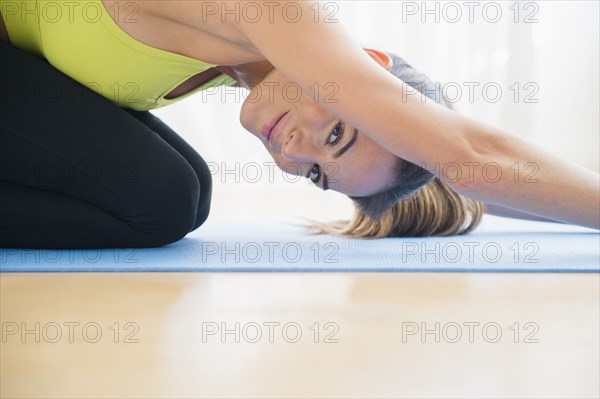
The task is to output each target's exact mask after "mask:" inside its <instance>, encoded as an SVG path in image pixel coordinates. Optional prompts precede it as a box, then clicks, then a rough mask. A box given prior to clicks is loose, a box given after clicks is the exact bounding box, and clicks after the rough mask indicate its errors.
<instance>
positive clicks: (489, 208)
mask: <svg viewBox="0 0 600 399" xmlns="http://www.w3.org/2000/svg"><path fill="white" fill-rule="evenodd" d="M484 205H485V213H486V214H488V215H494V216H500V217H505V218H511V219H519V220H533V221H536V222H548V223H562V222H559V221H556V220H552V219H546V218H542V217H539V216H535V215H532V214H530V213H525V212H520V211H517V210H514V209H511V208H504V207H502V206H498V205H493V204H484Z"/></svg>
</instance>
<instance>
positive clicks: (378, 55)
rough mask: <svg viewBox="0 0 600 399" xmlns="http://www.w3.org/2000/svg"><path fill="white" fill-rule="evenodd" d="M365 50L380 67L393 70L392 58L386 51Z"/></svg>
mask: <svg viewBox="0 0 600 399" xmlns="http://www.w3.org/2000/svg"><path fill="white" fill-rule="evenodd" d="M364 50H365V51H366V52H367V54H369V55H370V56H371V58H373V59H374V60H375V61H377V63H378V64H379V65H381V66H382V67H384V68H385V69H387V70H388V71H391V70H392V66H393V65H394V63H393V61H392V58H391V57H390V56H389V55H388V54H387V53H386V52H384V51H381V50H376V49H374V48H364Z"/></svg>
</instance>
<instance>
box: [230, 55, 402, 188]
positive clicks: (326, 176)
mask: <svg viewBox="0 0 600 399" xmlns="http://www.w3.org/2000/svg"><path fill="white" fill-rule="evenodd" d="M367 52H368V53H369V51H367ZM369 55H371V57H373V58H374V59H375V60H376V61H377V62H379V63H380V65H382V66H383V67H386V68H388V70H389V68H391V61H389V57H388V59H387V60H386V59H385V57H386V55H385V53H380V52H378V53H369ZM386 61H387V62H386ZM240 123H241V124H242V126H243V127H244V128H245V129H246V130H248V131H249V132H251V133H252V134H254V135H255V136H257V137H258V138H259V139H260V140H261V141H262V142H263V144H264V145H265V148H266V149H267V151H268V152H269V153H270V154H271V156H272V157H273V159H274V160H275V162H276V163H277V165H278V166H279V168H281V169H282V170H283V171H285V172H287V173H290V174H293V175H303V176H305V177H308V178H309V179H311V180H312V181H313V182H314V183H315V185H317V186H318V187H320V188H321V189H324V190H325V189H332V190H335V191H339V192H341V193H343V194H346V195H351V196H358V197H361V196H367V195H370V194H374V193H376V192H379V191H381V190H382V189H383V188H384V187H385V186H387V185H388V184H389V182H391V181H392V180H393V175H392V174H393V171H394V169H395V168H394V166H395V165H396V163H397V162H398V158H397V157H396V156H395V155H393V154H392V153H390V152H389V151H387V150H385V149H384V148H383V147H381V146H380V145H378V144H376V143H375V142H374V141H372V140H370V139H369V138H368V137H367V136H366V135H364V134H362V133H361V132H358V131H357V130H356V129H355V128H354V127H353V126H352V125H350V124H347V123H345V122H344V121H340V120H339V118H338V117H337V116H336V115H334V114H332V113H330V112H328V111H327V110H326V109H325V108H323V107H322V106H320V105H319V104H317V103H315V102H314V101H313V100H312V99H311V98H310V97H309V96H306V95H305V94H304V93H302V91H301V90H300V88H299V86H298V85H294V84H291V82H290V81H289V80H288V79H287V78H286V77H284V76H283V75H282V74H281V73H279V71H277V70H276V69H275V68H272V69H271V70H270V71H269V72H268V73H267V74H266V75H265V76H264V77H263V78H262V80H261V81H260V83H258V84H257V85H255V86H254V87H252V89H251V91H250V93H249V95H248V96H247V98H246V100H245V101H244V104H243V105H242V109H241V113H240ZM273 125H274V127H273ZM267 138H268V140H267Z"/></svg>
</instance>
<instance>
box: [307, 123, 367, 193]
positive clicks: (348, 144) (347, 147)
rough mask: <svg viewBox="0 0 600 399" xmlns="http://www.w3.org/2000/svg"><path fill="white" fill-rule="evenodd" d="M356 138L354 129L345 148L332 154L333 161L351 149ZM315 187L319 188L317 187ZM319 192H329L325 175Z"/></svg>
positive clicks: (356, 131)
mask: <svg viewBox="0 0 600 399" xmlns="http://www.w3.org/2000/svg"><path fill="white" fill-rule="evenodd" d="M357 138H358V129H357V128H354V133H353V134H352V138H351V139H350V141H348V142H347V143H346V145H345V146H343V147H342V148H340V149H339V151H337V152H336V153H335V154H333V159H338V158H339V157H341V156H342V155H344V153H345V152H346V151H348V150H349V149H350V148H352V146H353V145H354V143H356V139H357ZM309 174H310V172H309ZM317 187H319V186H317ZM319 188H321V187H319ZM321 190H323V191H327V190H329V179H328V178H327V175H326V174H325V173H323V187H322V188H321Z"/></svg>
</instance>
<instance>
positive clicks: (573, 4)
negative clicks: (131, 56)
mask: <svg viewBox="0 0 600 399" xmlns="http://www.w3.org/2000/svg"><path fill="white" fill-rule="evenodd" d="M328 10H329V11H330V12H331V15H330V17H332V18H335V19H337V20H339V22H338V23H340V24H342V25H343V26H344V28H345V29H346V30H347V31H348V32H349V33H350V34H351V35H352V36H353V37H354V38H355V40H356V41H357V42H358V43H360V44H362V45H364V46H375V47H377V48H380V49H382V50H387V51H391V52H394V53H396V54H397V55H399V56H401V57H402V58H404V59H405V60H407V61H408V62H409V63H410V64H412V66H413V67H415V68H416V69H418V70H420V71H421V72H424V73H425V74H426V75H428V76H429V77H430V78H431V79H432V80H434V81H437V82H440V85H441V87H442V88H443V89H444V92H445V94H446V95H447V96H448V97H450V98H451V99H452V100H453V102H454V105H455V108H456V109H457V111H459V112H461V113H463V114H465V115H467V116H469V117H472V118H474V119H477V120H479V121H481V122H484V123H487V124H490V125H492V126H495V127H497V128H499V129H501V130H503V131H505V132H507V133H510V134H514V135H519V136H521V137H523V138H525V139H527V140H529V141H531V142H533V143H535V144H538V145H540V146H542V147H544V148H546V149H547V150H550V151H551V152H554V153H555V154H557V155H560V156H562V157H565V158H567V159H570V160H572V161H574V162H577V163H579V164H581V165H583V166H585V167H588V168H590V169H593V170H595V171H598V169H599V155H598V154H599V150H598V148H599V146H600V145H599V139H598V138H599V132H600V123H599V92H600V88H599V47H600V46H599V41H600V40H599V36H600V34H599V2H597V1H595V0H594V1H537V2H528V1H519V2H517V1H497V2H492V1H484V2H478V1H457V2H452V1H442V2H438V1H427V2H423V1H414V2H413V1H404V2H401V1H341V2H335V3H333V2H332V3H331V5H330V6H329V9H328ZM245 95H246V94H245V92H244V91H243V90H242V89H240V90H239V91H238V92H235V93H233V92H232V91H231V89H227V92H223V91H221V93H220V94H210V95H203V94H202V93H199V94H196V95H194V96H192V97H190V98H188V99H186V100H184V101H181V102H180V103H177V104H175V105H172V106H169V107H166V108H164V109H160V110H156V111H154V113H155V114H156V115H158V116H159V117H161V118H162V119H163V120H164V121H165V122H166V123H168V124H169V125H171V126H172V127H173V128H174V129H175V130H176V131H177V132H179V133H180V134H181V135H182V136H183V137H184V138H185V139H186V140H188V141H189V142H190V143H191V144H192V145H193V146H194V147H195V148H196V149H197V150H198V152H199V153H200V154H201V155H202V156H203V157H204V158H205V160H206V161H207V162H209V163H210V165H211V167H212V168H213V171H214V175H213V180H214V183H215V184H214V193H213V206H212V213H211V217H212V218H220V219H240V218H246V219H265V218H266V219H286V220H290V221H293V219H291V218H292V217H293V216H304V217H310V218H316V219H320V220H329V219H334V218H347V217H350V216H351V214H352V209H353V208H352V205H351V202H350V201H349V200H348V199H347V198H346V197H345V196H343V195H341V194H338V193H335V192H327V193H323V192H321V191H320V190H318V189H316V188H313V187H312V186H311V185H310V184H309V183H308V182H306V181H304V180H301V179H298V178H295V177H291V176H286V175H284V174H283V173H282V172H279V170H278V169H274V168H273V165H274V164H273V163H272V160H271V159H269V157H268V154H267V153H266V151H265V150H264V148H263V147H262V144H260V142H259V141H258V140H257V139H256V138H254V137H252V136H251V135H250V134H249V133H247V132H245V131H244V129H243V128H242V127H241V125H240V124H239V110H240V107H241V103H242V101H243V99H244V97H245Z"/></svg>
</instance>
